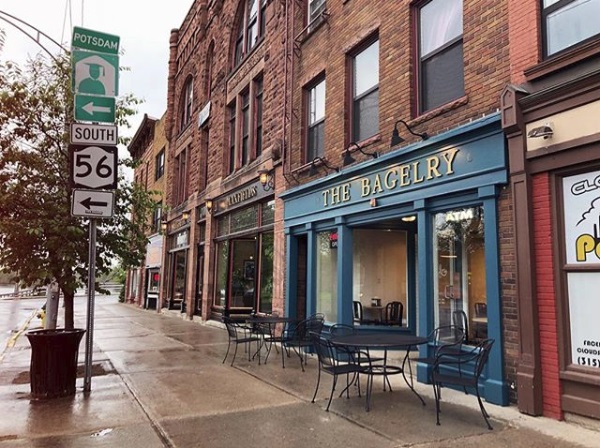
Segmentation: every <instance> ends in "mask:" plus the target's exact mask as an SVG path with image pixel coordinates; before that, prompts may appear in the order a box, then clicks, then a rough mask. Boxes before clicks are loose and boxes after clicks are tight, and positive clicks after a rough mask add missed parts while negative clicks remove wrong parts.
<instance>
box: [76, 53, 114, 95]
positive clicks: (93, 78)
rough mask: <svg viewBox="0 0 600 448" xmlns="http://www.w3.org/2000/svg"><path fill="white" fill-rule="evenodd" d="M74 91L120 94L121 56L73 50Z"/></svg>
mask: <svg viewBox="0 0 600 448" xmlns="http://www.w3.org/2000/svg"><path fill="white" fill-rule="evenodd" d="M72 64H73V76H72V79H73V92H75V94H84V95H104V96H117V95H118V94H119V56H117V55H114V54H103V53H96V52H92V51H82V50H73V55H72Z"/></svg>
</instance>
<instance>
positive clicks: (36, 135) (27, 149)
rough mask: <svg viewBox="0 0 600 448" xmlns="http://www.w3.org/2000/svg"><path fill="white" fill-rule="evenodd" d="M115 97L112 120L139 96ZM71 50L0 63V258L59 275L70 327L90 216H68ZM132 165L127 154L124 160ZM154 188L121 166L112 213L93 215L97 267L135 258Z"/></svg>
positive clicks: (134, 262)
mask: <svg viewBox="0 0 600 448" xmlns="http://www.w3.org/2000/svg"><path fill="white" fill-rule="evenodd" d="M139 102H140V101H139V100H137V99H136V98H135V97H134V96H133V95H128V96H125V97H123V98H119V99H118V101H117V124H118V125H120V126H123V125H125V126H128V122H127V119H128V117H130V116H131V115H133V114H134V113H135V109H134V107H135V106H136V105H137V104H139ZM72 108H73V95H72V91H71V80H70V63H69V59H68V55H63V56H57V57H56V58H55V59H54V60H52V61H48V60H46V59H45V58H44V57H42V56H39V55H38V56H37V57H36V58H34V59H32V60H30V61H29V62H28V63H27V64H26V66H25V69H24V70H21V68H20V67H19V66H18V65H16V64H14V63H11V62H5V63H3V64H1V65H0V148H1V149H2V152H1V153H0V266H1V267H2V268H1V269H2V270H4V271H5V272H9V271H10V272H13V273H14V274H15V275H16V277H17V279H18V280H19V281H21V282H23V283H26V284H30V285H33V284H40V283H41V284H48V283H50V282H51V281H56V282H57V283H58V285H59V288H60V289H61V291H62V292H63V294H64V303H65V327H66V328H73V298H74V294H75V290H76V289H77V288H78V287H81V286H82V285H84V284H86V283H87V262H88V239H89V235H88V233H89V232H88V220H87V219H82V218H74V217H72V216H71V203H70V187H69V163H68V149H67V147H68V138H69V135H68V132H69V126H68V123H69V121H70V117H71V116H72ZM121 163H123V164H126V165H127V164H129V165H131V163H132V162H131V161H123V162H121ZM154 207H155V203H154V201H153V200H152V198H151V192H146V191H144V190H143V189H141V188H140V187H138V186H136V185H134V184H131V183H129V182H127V181H126V180H125V178H124V175H123V170H122V169H121V170H120V173H119V182H118V188H117V190H116V191H115V207H114V219H110V220H108V219H104V220H103V219H99V220H98V223H97V240H96V243H97V244H96V247H97V252H96V253H97V256H96V273H97V274H98V275H102V274H104V273H107V272H109V271H110V270H111V269H112V266H113V263H112V260H113V259H114V258H118V259H120V262H121V265H122V266H123V267H124V268H125V269H127V268H128V267H133V266H139V265H140V263H141V261H142V259H143V257H144V255H145V248H146V244H147V237H146V231H147V230H148V223H149V219H148V217H149V215H151V213H152V211H153V208H154Z"/></svg>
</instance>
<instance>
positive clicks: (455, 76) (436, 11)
mask: <svg viewBox="0 0 600 448" xmlns="http://www.w3.org/2000/svg"><path fill="white" fill-rule="evenodd" d="M463 65H464V63H463V2H462V0H432V1H430V2H429V3H427V4H425V5H424V6H423V7H422V8H420V9H419V70H420V76H419V81H420V89H419V92H420V112H426V111H428V110H431V109H434V108H436V107H438V106H441V105H442V104H445V103H447V102H449V101H452V100H455V99H457V98H460V97H461V96H462V95H464V92H465V86H464V70H463Z"/></svg>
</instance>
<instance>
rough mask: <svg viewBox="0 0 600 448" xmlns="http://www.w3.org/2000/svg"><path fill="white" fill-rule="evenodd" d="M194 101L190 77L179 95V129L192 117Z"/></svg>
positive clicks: (185, 125) (184, 126)
mask: <svg viewBox="0 0 600 448" xmlns="http://www.w3.org/2000/svg"><path fill="white" fill-rule="evenodd" d="M193 103H194V86H193V79H192V78H191V77H190V78H189V79H188V80H187V81H186V82H185V85H184V86H183V95H182V97H181V110H180V115H179V130H180V131H183V129H184V128H186V127H187V125H188V124H189V122H190V120H191V119H192V106H193Z"/></svg>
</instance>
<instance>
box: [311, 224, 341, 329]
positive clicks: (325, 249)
mask: <svg viewBox="0 0 600 448" xmlns="http://www.w3.org/2000/svg"><path fill="white" fill-rule="evenodd" d="M337 252H338V251H337V233H336V232H334V231H327V232H320V233H318V234H317V282H316V287H317V290H316V293H317V295H316V299H317V300H316V308H317V309H316V311H317V313H322V314H324V315H325V320H326V321H327V322H337V321H338V316H337V308H338V297H337V263H338V253H337Z"/></svg>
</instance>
